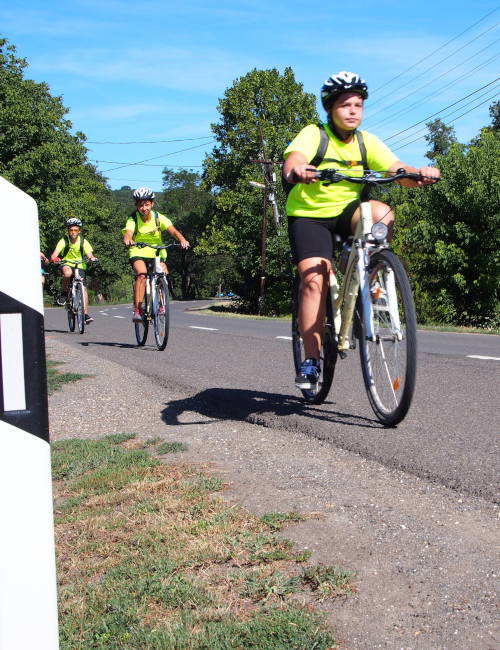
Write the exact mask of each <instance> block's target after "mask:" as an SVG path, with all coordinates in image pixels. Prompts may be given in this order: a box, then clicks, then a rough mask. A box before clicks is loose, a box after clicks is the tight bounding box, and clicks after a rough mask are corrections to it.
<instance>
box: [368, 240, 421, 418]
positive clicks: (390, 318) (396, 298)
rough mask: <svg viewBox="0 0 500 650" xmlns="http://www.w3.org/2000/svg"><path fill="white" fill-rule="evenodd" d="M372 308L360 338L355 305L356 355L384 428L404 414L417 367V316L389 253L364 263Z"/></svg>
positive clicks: (399, 266)
mask: <svg viewBox="0 0 500 650" xmlns="http://www.w3.org/2000/svg"><path fill="white" fill-rule="evenodd" d="M367 275H368V282H369V295H370V300H371V304H372V308H373V334H374V336H373V340H368V339H367V336H366V332H367V324H366V315H365V314H364V312H363V301H362V300H359V303H358V304H360V306H361V332H360V334H361V336H360V346H359V351H360V357H361V368H362V371H363V379H364V382H365V387H366V392H367V394H368V399H369V401H370V405H371V407H372V409H373V411H374V413H375V415H376V416H377V418H378V419H379V420H380V421H381V422H382V423H383V424H385V425H386V426H395V425H396V424H398V423H399V422H401V420H403V418H404V417H405V416H406V414H407V413H408V409H409V408H410V405H411V401H412V398H413V392H414V389H415V378H416V369H417V320H416V316H415V306H414V304H413V296H412V292H411V287H410V282H409V280H408V276H407V275H406V271H405V270H404V267H403V265H402V264H401V262H400V261H399V259H398V258H397V257H396V255H395V254H394V253H392V252H391V251H389V250H383V251H379V252H377V253H375V254H374V255H373V256H372V258H371V260H370V265H369V267H368V274H367Z"/></svg>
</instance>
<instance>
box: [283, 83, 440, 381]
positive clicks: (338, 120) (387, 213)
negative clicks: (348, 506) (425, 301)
mask: <svg viewBox="0 0 500 650" xmlns="http://www.w3.org/2000/svg"><path fill="white" fill-rule="evenodd" d="M367 98H368V87H367V85H366V83H365V82H364V81H363V79H361V77H359V76H358V75H357V74H355V73H352V72H344V71H342V72H339V73H337V74H334V75H332V76H331V77H329V78H328V79H327V80H326V81H325V83H324V84H323V86H322V88H321V102H322V104H323V108H324V109H325V110H326V112H327V116H328V121H327V123H325V124H323V125H321V129H323V130H324V131H325V132H326V135H327V137H328V146H327V149H326V151H325V153H324V156H323V157H322V159H321V160H320V161H319V162H318V160H317V154H318V151H319V145H320V141H321V130H320V128H319V127H318V125H315V124H309V125H308V126H306V127H305V128H303V129H302V131H300V133H299V134H298V135H297V136H296V137H295V139H294V140H293V141H292V142H291V143H290V144H289V145H288V147H287V148H286V150H285V153H284V157H285V162H284V164H283V177H284V179H285V181H286V182H287V183H294V184H295V185H293V187H292V189H291V191H290V193H289V195H288V199H287V204H286V212H287V215H288V235H289V239H290V246H291V249H292V257H293V262H294V264H296V265H297V269H298V272H299V276H300V282H301V291H300V304H299V314H298V321H299V329H300V334H301V337H302V340H303V344H304V350H305V360H304V362H303V363H302V365H301V368H300V371H299V374H298V375H297V377H296V378H295V385H296V386H297V388H300V389H302V390H308V389H311V388H313V387H314V385H315V384H316V382H317V381H318V376H319V373H320V347H321V337H322V332H323V323H324V320H325V313H324V311H325V307H324V306H325V294H326V290H327V287H328V275H329V272H330V269H331V256H332V251H333V243H334V237H335V235H339V236H340V237H341V239H342V240H344V241H345V240H346V239H347V238H348V237H349V236H350V235H351V234H353V233H354V231H355V230H356V225H357V223H358V221H359V218H360V209H359V204H360V196H361V186H360V185H356V184H354V183H349V182H347V181H342V182H340V183H336V184H332V185H328V186H326V185H323V184H321V183H317V182H316V171H315V170H316V168H317V169H324V168H327V167H329V168H332V167H334V168H337V169H338V170H339V171H341V172H342V171H344V172H345V171H346V170H349V173H350V174H352V173H353V171H354V170H358V172H359V173H360V175H361V173H362V172H361V170H362V169H363V167H364V164H363V161H365V160H366V164H367V165H368V168H369V169H372V170H374V171H387V172H389V173H395V172H396V171H397V170H398V169H405V170H406V171H408V172H413V173H419V174H420V175H421V176H422V180H419V181H413V180H409V179H401V180H399V181H397V182H398V183H400V184H401V185H406V186H408V187H418V186H422V185H427V184H429V183H435V182H436V180H437V179H438V178H439V170H438V169H436V168H435V167H422V168H420V169H416V168H414V167H412V166H411V165H407V164H406V163H403V162H401V161H400V160H398V158H397V156H395V155H394V154H393V153H392V152H391V151H390V149H388V147H387V146H386V145H385V144H384V143H383V142H382V141H381V140H379V139H378V138H377V137H376V136H374V135H372V134H371V133H368V132H366V131H363V132H359V134H358V131H357V128H358V126H359V125H360V124H361V120H362V117H363V104H364V100H365V99H367ZM315 158H316V163H317V166H315V165H314V164H312V162H311V161H314V159H315ZM370 203H371V205H372V213H373V220H374V222H378V221H382V222H383V223H385V224H386V225H387V227H388V228H389V236H390V234H391V231H392V226H393V223H394V214H393V212H392V210H391V208H390V207H389V206H388V205H386V204H385V203H382V202H380V201H375V200H372V201H370Z"/></svg>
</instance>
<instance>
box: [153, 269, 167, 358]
mask: <svg viewBox="0 0 500 650" xmlns="http://www.w3.org/2000/svg"><path fill="white" fill-rule="evenodd" d="M155 292H156V300H155V313H154V314H153V326H154V332H155V340H156V347H157V348H158V350H164V349H165V348H166V347H167V343H168V334H169V331H170V311H169V296H168V284H167V281H166V279H165V278H164V277H159V278H158V279H157V281H156V286H155Z"/></svg>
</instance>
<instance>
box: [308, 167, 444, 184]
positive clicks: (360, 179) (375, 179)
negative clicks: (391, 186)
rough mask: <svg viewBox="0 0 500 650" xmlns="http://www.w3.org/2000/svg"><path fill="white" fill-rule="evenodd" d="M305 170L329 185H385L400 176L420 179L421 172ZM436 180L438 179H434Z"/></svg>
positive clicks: (402, 170) (415, 179)
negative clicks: (359, 173)
mask: <svg viewBox="0 0 500 650" xmlns="http://www.w3.org/2000/svg"><path fill="white" fill-rule="evenodd" d="M307 171H311V172H312V171H315V172H317V173H316V178H317V179H318V180H319V181H323V182H325V185H331V184H332V183H340V181H349V182H350V183H359V184H361V185H385V184H386V183H393V182H394V181H397V180H398V179H400V178H409V179H411V180H414V181H420V180H422V175H421V174H415V173H413V172H407V171H406V170H404V169H398V171H397V172H396V173H395V174H392V175H391V176H376V174H380V173H382V172H373V171H369V172H368V173H367V174H365V175H364V176H347V175H346V174H341V173H339V171H338V169H330V168H329V169H322V170H316V169H312V168H311V169H308V170H307ZM436 180H438V179H436Z"/></svg>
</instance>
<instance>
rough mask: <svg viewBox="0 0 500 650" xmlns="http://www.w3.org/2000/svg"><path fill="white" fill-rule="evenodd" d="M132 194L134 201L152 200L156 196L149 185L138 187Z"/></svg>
mask: <svg viewBox="0 0 500 650" xmlns="http://www.w3.org/2000/svg"><path fill="white" fill-rule="evenodd" d="M132 196H133V197H134V201H148V200H149V201H152V200H153V199H154V198H155V193H154V192H153V190H152V189H151V188H149V187H138V188H137V189H136V190H134V193H133V194H132Z"/></svg>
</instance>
